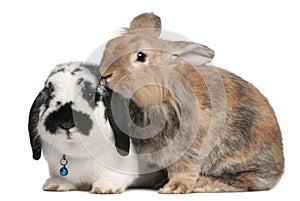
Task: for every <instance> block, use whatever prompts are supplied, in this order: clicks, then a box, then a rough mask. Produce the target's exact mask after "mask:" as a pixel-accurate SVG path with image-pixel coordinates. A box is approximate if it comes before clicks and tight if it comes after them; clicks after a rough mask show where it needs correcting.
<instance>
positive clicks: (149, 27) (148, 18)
mask: <svg viewBox="0 0 300 201" xmlns="http://www.w3.org/2000/svg"><path fill="white" fill-rule="evenodd" d="M126 30H127V31H143V32H145V33H146V34H149V35H152V36H154V37H157V38H158V37H159V35H160V32H161V20H160V17H159V16H157V15H155V14H154V13H143V14H140V15H138V16H136V17H135V18H133V20H132V21H131V23H130V27H129V28H128V29H126Z"/></svg>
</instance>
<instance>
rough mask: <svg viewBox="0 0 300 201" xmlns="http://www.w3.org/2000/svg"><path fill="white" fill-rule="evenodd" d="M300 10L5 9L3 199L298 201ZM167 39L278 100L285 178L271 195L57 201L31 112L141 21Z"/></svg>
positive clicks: (13, 5)
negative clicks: (53, 76) (48, 85)
mask: <svg viewBox="0 0 300 201" xmlns="http://www.w3.org/2000/svg"><path fill="white" fill-rule="evenodd" d="M299 10H300V7H299V4H297V1H289V0H284V1H276V0H272V1H262V0H260V1H254V0H251V1H238V0H237V1H232V0H230V1H229V0H226V1H222V0H221V1H214V0H211V1H199V0H198V1H189V0H184V1H176V2H175V1H174V0H173V1H167V0H164V1H158V0H152V1H145V0H137V1H136V0H131V1H124V0H120V1H116V0H110V1H88V0H86V1H80V2H79V1H74V0H72V1H56V0H52V1H38V0H37V1H32V0H26V1H14V0H11V1H1V3H0V22H1V23H0V55H1V64H0V76H1V78H0V82H1V83H0V87H1V90H0V93H1V98H0V100H1V104H0V107H1V108H0V109H1V110H0V112H1V113H0V117H1V121H0V122H1V134H0V143H1V145H0V149H1V152H0V153H1V158H0V160H1V165H0V168H1V171H0V174H1V177H0V186H1V188H0V192H1V193H0V197H1V198H0V199H1V200H4V199H5V200H7V199H8V200H13V199H15V198H19V199H20V198H23V199H25V200H27V199H28V200H29V199H30V200H52V201H53V200H83V199H84V200H126V199H128V200H142V199H143V200H144V199H156V200H167V199H172V200H182V199H184V200H196V199H197V200H220V199H222V200H251V201H253V200H263V199H264V200H274V199H276V198H279V199H281V200H282V199H285V198H288V199H289V200H291V199H294V200H297V199H298V200H299V192H297V191H299V190H298V189H299V182H298V180H299V174H298V172H299V171H298V164H299V153H300V152H299V147H300V146H299V135H300V134H299V129H298V127H299V126H298V125H299V112H300V111H299V104H300V98H299V87H300V81H299V80H300V79H299V77H298V72H299V68H300V62H299V53H300V51H299V48H300V40H299V37H300V30H299V24H300V20H299V19H300V11H299ZM151 11H153V12H154V13H155V14H157V15H159V16H160V17H161V19H162V25H163V28H164V29H165V30H169V31H173V32H176V33H179V34H181V35H183V36H186V37H187V38H190V39H191V40H193V41H195V42H199V43H202V44H204V45H207V46H209V47H210V48H212V49H213V50H214V51H215V52H216V56H215V58H214V61H213V63H214V64H215V65H216V66H219V67H222V68H225V69H227V70H229V71H232V72H234V73H236V74H237V75H239V76H241V77H243V78H244V79H246V80H248V81H249V82H251V83H253V84H254V85H255V86H257V87H258V88H259V89H260V91H261V92H262V93H263V94H265V96H266V97H267V98H268V99H269V100H270V102H271V104H272V106H273V107H274V110H275V112H276V114H277V117H278V120H279V123H280V126H281V129H282V134H283V138H284V152H285V158H286V167H285V174H284V176H283V177H282V179H281V181H280V183H279V184H278V185H277V186H276V188H274V189H273V190H271V191H267V192H248V193H220V194H190V195H172V196H170V195H159V194H157V192H155V191H151V190H129V191H127V192H125V193H123V194H121V195H92V194H89V193H88V192H68V193H51V192H50V193H49V192H43V191H42V189H41V187H42V184H43V182H44V181H45V179H46V178H47V177H48V169H47V166H46V162H45V160H44V159H43V158H42V159H41V160H39V161H34V160H33V159H32V158H31V149H30V145H29V137H28V132H27V120H28V113H29V109H30V106H31V104H32V102H33V100H34V98H35V96H36V95H37V93H38V92H39V90H40V89H41V88H42V86H43V83H44V81H45V79H46V77H47V75H48V73H49V71H50V70H51V69H52V68H53V67H54V66H55V65H56V64H58V63H61V62H67V61H84V60H85V59H86V58H87V57H88V56H89V55H90V54H91V53H92V52H93V51H94V50H95V49H96V48H97V47H98V46H100V45H101V44H103V43H104V42H105V41H107V40H108V39H110V38H112V37H114V36H115V35H116V33H118V30H119V29H120V28H121V27H124V26H128V25H129V22H130V20H131V19H132V18H133V17H134V16H136V15H138V14H140V13H142V12H151Z"/></svg>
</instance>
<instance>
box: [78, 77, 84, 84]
mask: <svg viewBox="0 0 300 201" xmlns="http://www.w3.org/2000/svg"><path fill="white" fill-rule="evenodd" d="M82 82H83V78H82V77H81V78H79V79H78V80H77V85H80V84H81V83H82Z"/></svg>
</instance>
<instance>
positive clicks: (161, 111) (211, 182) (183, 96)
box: [100, 13, 284, 194]
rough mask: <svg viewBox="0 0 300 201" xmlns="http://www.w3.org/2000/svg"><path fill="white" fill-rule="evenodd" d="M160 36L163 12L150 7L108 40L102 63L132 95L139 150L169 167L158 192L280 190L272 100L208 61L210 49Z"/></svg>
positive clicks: (109, 78)
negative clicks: (277, 187)
mask: <svg viewBox="0 0 300 201" xmlns="http://www.w3.org/2000/svg"><path fill="white" fill-rule="evenodd" d="M160 34H161V20H160V17H159V16H156V15H155V14H154V13H143V14H141V15H139V16H137V17H135V18H134V19H133V20H132V21H131V23H130V27H129V28H126V29H124V33H122V35H120V36H118V37H116V38H113V39H111V40H110V41H108V43H107V44H106V48H105V51H104V54H103V57H102V59H101V63H100V73H101V75H102V77H101V80H102V81H101V82H103V84H104V85H105V86H106V87H108V88H110V89H111V90H113V91H115V92H118V93H119V94H121V95H122V96H124V98H126V99H128V100H130V104H129V105H128V107H129V109H128V114H127V115H129V118H130V120H128V123H127V124H128V125H127V126H128V128H129V130H128V135H130V139H132V145H134V146H135V150H136V153H137V154H143V155H144V157H145V159H146V160H147V161H148V162H149V163H152V164H156V165H158V166H159V167H161V168H166V169H167V173H168V182H167V183H166V184H165V185H164V186H163V187H162V188H160V189H159V193H163V194H178V193H180V194H181V193H191V192H241V191H261V190H269V189H271V188H273V187H274V186H275V185H276V184H277V183H278V181H279V179H280V178H281V176H282V174H283V169H284V156H283V145H282V136H281V131H280V127H279V124H278V122H277V119H276V116H275V113H274V111H273V109H272V107H271V106H270V104H269V102H268V100H267V99H266V98H265V97H264V96H263V95H262V94H261V93H260V92H259V90H258V89H257V88H255V87H254V86H253V85H252V84H250V83H248V82H247V81H245V80H243V79H242V78H240V77H238V76H237V75H235V74H233V73H231V72H228V71H227V70H224V69H221V68H217V67H214V66H210V65H208V64H207V63H209V62H210V61H211V60H212V59H213V57H214V51H213V50H211V49H210V48H208V47H206V46H204V45H201V44H197V43H193V42H186V41H171V40H163V39H160V38H159V36H160ZM161 122H163V123H161ZM157 127H159V128H157ZM127 145H129V146H130V144H128V143H127ZM127 145H126V146H124V147H126V149H127V150H128V149H129V148H130V147H129V146H127Z"/></svg>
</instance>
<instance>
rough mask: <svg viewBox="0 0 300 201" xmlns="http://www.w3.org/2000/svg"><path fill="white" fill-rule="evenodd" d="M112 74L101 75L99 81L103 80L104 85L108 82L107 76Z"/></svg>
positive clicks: (109, 76)
mask: <svg viewBox="0 0 300 201" xmlns="http://www.w3.org/2000/svg"><path fill="white" fill-rule="evenodd" d="M112 76H113V73H110V74H104V75H102V76H101V79H100V81H101V82H104V84H105V85H107V82H109V78H111V77H112Z"/></svg>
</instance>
